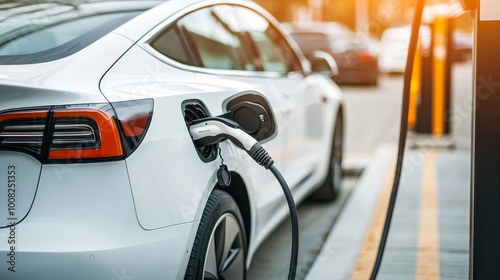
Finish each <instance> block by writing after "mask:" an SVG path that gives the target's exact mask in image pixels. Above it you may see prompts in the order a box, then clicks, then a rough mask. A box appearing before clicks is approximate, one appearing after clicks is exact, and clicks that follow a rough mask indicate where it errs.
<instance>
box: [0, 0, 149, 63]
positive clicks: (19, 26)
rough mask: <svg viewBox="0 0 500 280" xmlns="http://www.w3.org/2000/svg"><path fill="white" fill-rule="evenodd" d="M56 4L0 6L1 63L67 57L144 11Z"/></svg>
mask: <svg viewBox="0 0 500 280" xmlns="http://www.w3.org/2000/svg"><path fill="white" fill-rule="evenodd" d="M56 3H57V4H55V3H51V4H40V2H38V3H37V2H34V3H33V4H31V5H30V4H25V5H14V4H11V5H5V4H4V5H0V64H3V65H11V64H32V63H41V62H47V61H52V60H56V59H59V58H63V57H66V56H68V55H71V54H73V53H76V52H78V51H80V50H82V49H84V48H85V47H87V46H88V45H90V44H92V43H93V42H95V41H97V40H98V39H99V38H101V37H103V36H104V35H106V34H107V33H109V32H111V31H112V30H114V29H115V28H117V27H118V26H120V25H122V24H123V23H125V22H127V21H128V20H130V19H132V18H133V17H135V16H137V15H138V14H140V13H141V12H143V11H144V9H142V10H134V9H130V7H129V8H127V10H126V11H123V9H122V10H120V5H119V4H118V5H116V7H115V8H112V9H109V8H108V9H101V10H98V9H97V10H96V11H93V10H92V9H88V7H87V8H86V9H80V8H79V6H76V5H74V4H59V3H63V1H58V2H56ZM68 3H71V1H69V2H68ZM94 3H95V2H94Z"/></svg>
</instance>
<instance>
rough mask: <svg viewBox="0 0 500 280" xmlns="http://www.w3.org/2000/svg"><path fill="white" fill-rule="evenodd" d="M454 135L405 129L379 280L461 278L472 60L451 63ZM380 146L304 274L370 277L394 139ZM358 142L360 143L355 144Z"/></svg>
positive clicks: (465, 266)
mask: <svg viewBox="0 0 500 280" xmlns="http://www.w3.org/2000/svg"><path fill="white" fill-rule="evenodd" d="M454 73H455V76H454V81H453V85H454V90H453V101H452V102H453V110H452V111H451V112H449V114H451V115H452V117H453V119H454V121H455V122H454V124H453V134H452V135H451V136H449V137H446V138H445V139H432V138H426V137H423V136H418V137H416V136H415V135H411V136H410V139H409V142H410V143H412V142H414V143H417V144H419V143H426V144H429V143H435V144H436V146H438V147H442V146H443V145H442V144H443V143H453V144H454V145H455V147H456V148H455V149H443V148H437V149H429V148H423V147H415V148H413V149H408V150H407V152H406V155H405V164H404V168H403V170H404V173H403V176H402V182H401V186H400V190H399V193H398V200H397V204H396V209H395V214H394V219H393V222H392V226H391V231H390V234H389V239H388V243H387V247H386V252H385V254H384V259H383V262H382V266H381V270H380V272H379V276H378V278H377V279H388V280H393V279H394V280H405V279H467V278H468V239H469V203H470V143H471V141H470V137H471V125H470V122H471V111H472V109H471V107H470V104H471V103H470V100H471V98H472V94H471V93H472V87H471V78H470V77H471V74H472V72H471V65H470V64H467V63H465V64H458V65H456V66H455V67H454ZM388 142H389V145H388V146H385V147H383V148H380V149H378V152H377V153H376V154H375V156H374V157H373V158H372V160H371V161H370V162H369V165H368V167H367V169H365V171H364V172H363V175H362V176H361V178H360V179H359V181H358V183H357V184H356V186H355V189H354V191H353V193H352V194H351V197H350V198H349V200H348V201H347V203H346V205H345V207H344V209H343V210H342V213H341V214H340V216H339V217H338V218H337V222H336V223H335V226H334V228H333V230H332V232H331V233H330V236H329V237H328V239H327V241H326V242H325V244H324V245H323V249H322V251H321V253H320V255H319V256H318V257H317V258H316V260H317V261H316V262H315V263H314V265H313V266H312V268H311V269H310V271H309V273H308V274H307V277H306V279H311V280H312V279H360V280H364V279H368V277H369V275H370V273H371V268H372V266H373V262H374V259H375V254H376V250H377V248H378V243H379V240H380V233H381V229H382V226H383V223H384V220H385V213H386V210H387V204H388V199H389V196H390V192H391V187H392V173H393V172H394V163H395V152H396V147H395V145H393V144H391V143H390V141H388ZM357 147H363V145H361V144H360V145H358V146H357Z"/></svg>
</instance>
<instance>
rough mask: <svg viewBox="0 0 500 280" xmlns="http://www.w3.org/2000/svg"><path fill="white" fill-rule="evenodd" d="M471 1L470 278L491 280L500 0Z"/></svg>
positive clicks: (495, 245)
mask: <svg viewBox="0 0 500 280" xmlns="http://www.w3.org/2000/svg"><path fill="white" fill-rule="evenodd" d="M475 2H476V1H465V2H464V4H465V6H466V7H467V8H471V9H473V8H476V9H475V10H473V11H471V16H472V17H473V18H474V31H475V32H474V33H475V36H474V45H475V48H474V51H473V60H474V66H473V67H474V77H473V88H474V89H473V90H474V102H475V104H474V108H475V110H473V112H474V113H473V128H472V177H471V178H472V189H471V222H470V269H469V279H494V278H498V275H500V266H499V265H498V262H499V260H500V238H499V236H500V176H499V174H500V172H499V170H500V156H499V155H500V145H499V143H500V126H499V125H498V120H500V109H499V108H500V94H499V93H500V67H499V65H500V50H499V47H498V43H499V42H500V39H499V38H498V31H499V30H500V2H499V1H498V0H479V1H478V2H477V3H475ZM475 4H476V5H475Z"/></svg>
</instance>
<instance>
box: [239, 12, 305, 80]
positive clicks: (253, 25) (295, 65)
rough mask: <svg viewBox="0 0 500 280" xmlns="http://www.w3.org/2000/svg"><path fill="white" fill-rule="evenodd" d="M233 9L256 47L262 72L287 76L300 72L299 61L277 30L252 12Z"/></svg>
mask: <svg viewBox="0 0 500 280" xmlns="http://www.w3.org/2000/svg"><path fill="white" fill-rule="evenodd" d="M235 9H236V13H237V15H238V17H239V18H240V19H241V21H242V22H243V23H244V24H245V30H247V32H248V34H250V36H251V38H252V40H253V41H254V43H255V45H256V47H257V50H258V55H259V57H260V60H261V62H262V68H263V70H264V71H269V72H277V73H280V74H287V73H288V72H292V71H300V70H301V66H300V61H299V60H298V58H297V57H296V55H295V53H294V52H293V50H292V49H291V47H290V46H289V45H288V43H287V42H286V41H285V39H284V38H283V35H282V34H281V32H280V31H279V30H278V29H276V28H275V27H274V26H273V25H272V24H271V23H270V22H269V21H268V20H267V19H266V18H265V17H263V16H262V15H260V14H258V13H257V12H255V11H253V10H250V9H248V8H245V7H241V6H236V7H235Z"/></svg>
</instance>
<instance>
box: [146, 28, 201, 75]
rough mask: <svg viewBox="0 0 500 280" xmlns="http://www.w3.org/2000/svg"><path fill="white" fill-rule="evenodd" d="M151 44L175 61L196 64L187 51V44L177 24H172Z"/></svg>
mask: <svg viewBox="0 0 500 280" xmlns="http://www.w3.org/2000/svg"><path fill="white" fill-rule="evenodd" d="M151 46H152V47H153V48H154V49H155V50H157V51H159V52H160V53H162V54H163V55H165V56H167V57H170V58H171V59H173V60H175V61H178V62H180V63H184V64H190V65H193V64H194V62H193V61H192V59H191V57H190V56H189V54H188V52H187V47H186V45H185V44H184V43H183V42H182V39H181V35H180V31H179V29H178V28H177V26H176V25H172V26H170V27H169V28H167V29H166V30H165V31H164V32H163V33H162V34H161V35H160V36H158V37H157V38H155V39H154V40H153V41H152V42H151Z"/></svg>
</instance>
